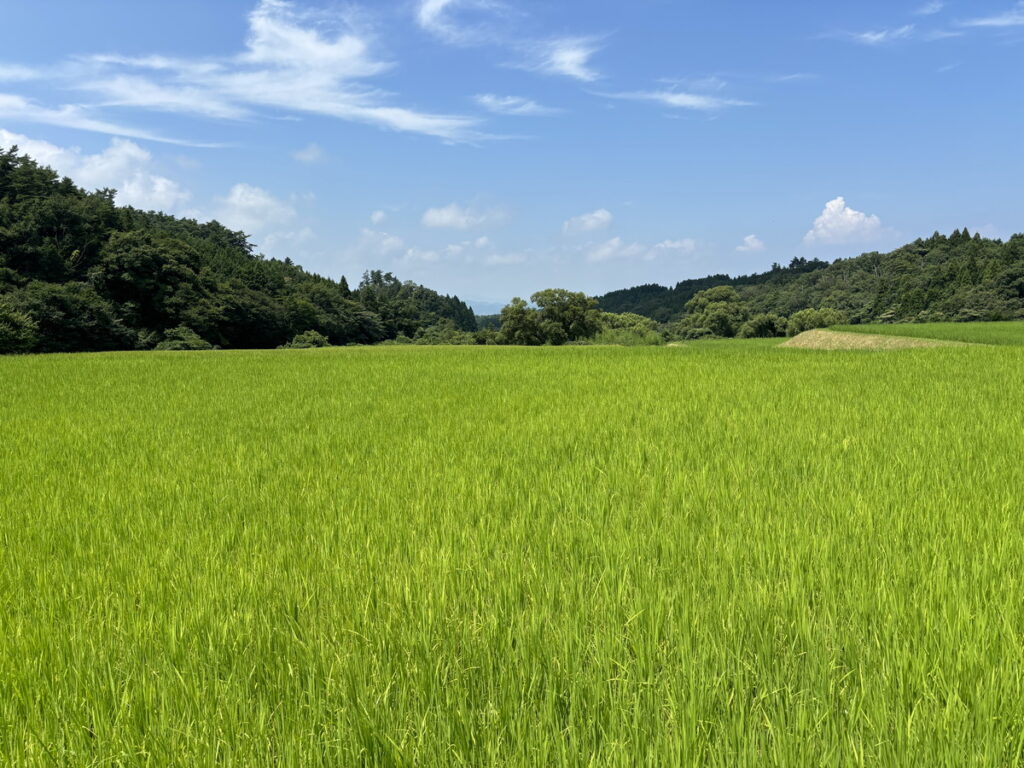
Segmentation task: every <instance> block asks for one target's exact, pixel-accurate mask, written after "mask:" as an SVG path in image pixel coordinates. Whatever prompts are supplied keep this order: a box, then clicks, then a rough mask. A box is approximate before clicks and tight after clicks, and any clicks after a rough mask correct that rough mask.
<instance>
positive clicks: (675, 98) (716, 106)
mask: <svg viewBox="0 0 1024 768" xmlns="http://www.w3.org/2000/svg"><path fill="white" fill-rule="evenodd" d="M599 95H601V96H605V97H606V98H609V99H627V100H631V101H650V102H654V103H656V104H661V105H662V106H666V107H672V108H673V109H692V110H697V111H702V112H715V111H718V110H721V109H726V108H728V107H749V106H752V103H751V102H749V101H740V100H737V99H729V98H724V97H722V96H713V95H710V94H705V93H689V92H686V91H630V92H626V93H602V94H599Z"/></svg>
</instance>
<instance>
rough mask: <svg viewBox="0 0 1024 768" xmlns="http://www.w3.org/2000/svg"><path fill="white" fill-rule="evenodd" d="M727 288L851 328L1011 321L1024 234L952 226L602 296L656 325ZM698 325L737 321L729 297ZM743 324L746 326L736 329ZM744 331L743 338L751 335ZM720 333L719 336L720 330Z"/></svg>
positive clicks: (754, 308) (1018, 313) (1020, 296)
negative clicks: (894, 241) (849, 251)
mask: <svg viewBox="0 0 1024 768" xmlns="http://www.w3.org/2000/svg"><path fill="white" fill-rule="evenodd" d="M726 286H728V287H731V288H732V289H734V290H735V292H736V294H737V295H738V296H739V297H740V299H741V300H742V301H743V302H744V303H745V304H746V305H747V307H748V308H749V311H750V312H751V313H752V316H754V315H758V316H761V315H766V314H772V315H777V316H784V317H789V316H791V315H793V314H794V313H796V312H800V311H802V310H805V309H815V308H821V307H831V308H833V309H835V310H837V311H838V312H839V313H841V314H842V315H843V316H844V318H845V319H846V321H847V322H851V323H869V322H915V321H942V320H955V321H968V320H1009V319H1015V318H1020V317H1024V235H1015V236H1014V237H1012V238H1010V239H1009V240H1008V241H1006V242H1002V241H1000V240H990V239H985V238H982V237H980V236H978V235H972V234H970V233H969V232H967V231H966V230H962V231H961V230H958V231H956V232H954V233H953V234H952V235H950V236H948V237H946V236H943V235H940V234H938V233H936V234H934V235H933V236H932V237H930V238H927V239H921V240H916V241H915V242H913V243H910V244H908V245H905V246H903V247H902V248H898V249H896V250H895V251H892V252H891V253H887V254H882V253H866V254H863V255H861V256H858V257H856V258H851V259H840V260H838V261H835V262H834V263H832V264H829V263H827V262H823V261H818V260H806V259H793V260H792V261H791V262H790V264H789V266H788V267H781V266H779V265H777V264H776V265H774V266H773V267H772V269H771V270H769V271H768V272H764V273H761V274H756V275H747V276H743V277H729V276H728V275H715V276H712V277H706V278H701V279H699V280H686V281H683V282H680V283H677V284H676V286H675V287H674V288H666V287H663V286H657V285H643V286H639V287H637V288H630V289H627V290H623V291H615V292H613V293H609V294H607V295H605V296H602V297H600V299H599V300H598V301H599V303H600V305H601V308H602V309H604V310H606V311H609V312H636V313H638V314H642V315H646V316H647V317H651V318H653V319H655V320H657V321H659V322H670V321H671V322H676V321H680V320H686V318H688V317H689V316H691V315H693V314H695V313H698V312H705V311H706V310H705V309H704V308H699V307H695V306H690V305H689V302H690V301H691V300H692V299H693V298H694V297H695V296H697V295H698V294H699V293H700V292H701V291H706V290H707V289H709V288H718V287H726ZM725 303H726V305H727V306H726V307H718V308H717V310H718V311H712V312H710V313H709V314H707V315H706V316H705V317H704V318H702V319H700V320H699V321H697V320H693V321H687V323H688V324H689V327H690V328H691V329H692V330H693V331H694V332H696V330H698V329H700V328H707V327H709V326H710V325H715V326H716V328H715V329H713V330H714V331H715V332H716V333H719V332H720V331H727V330H728V329H729V326H730V324H735V321H736V317H735V316H734V314H732V313H731V312H730V311H728V310H731V309H735V307H734V306H732V304H734V302H730V301H726V302H725ZM743 328H745V323H744V324H743V325H741V327H740V329H738V330H737V333H738V332H739V330H742V329H743ZM752 331H753V328H747V329H746V331H745V332H747V333H749V332H752ZM719 335H725V334H722V333H719Z"/></svg>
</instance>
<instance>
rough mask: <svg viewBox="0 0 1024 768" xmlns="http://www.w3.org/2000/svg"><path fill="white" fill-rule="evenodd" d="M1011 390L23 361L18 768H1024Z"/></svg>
mask: <svg viewBox="0 0 1024 768" xmlns="http://www.w3.org/2000/svg"><path fill="white" fill-rule="evenodd" d="M1022 366H1024V350H1022V349H1014V348H1011V347H952V348H941V349H925V350H908V351H901V352H877V353H871V354H865V353H858V352H828V353H824V352H815V351H809V352H808V351H802V350H784V349H777V348H775V347H774V346H771V345H767V344H746V343H743V342H733V343H731V344H711V345H692V346H685V347H679V348H639V349H619V348H584V347H579V348H561V349H551V348H540V349H515V348H429V347H423V348H420V347H415V348H352V349H332V350H322V351H321V350H316V351H302V352H300V351H296V352H251V353H250V352H219V353H166V354H164V353H137V354H109V355H82V356H49V357H22V358H5V359H0V473H2V474H0V600H2V610H0V765H4V766H36V765H38V766H53V765H58V766H76V767H77V766H83V767H84V766H104V767H106V766H154V767H155V766H246V767H248V766H296V767H298V766H410V767H411V766H474V767H475V766H513V767H519V766H522V767H523V768H526V767H527V766H529V767H531V768H532V767H535V766H602V767H604V766H651V767H652V768H653V767H655V766H658V767H660V766H723V767H724V766H730V767H732V766H826V765H827V766H922V767H924V766H927V767H928V768H933V767H935V766H958V767H962V766H1010V765H1018V764H1021V763H1022V762H1024V656H1022V653H1024V635H1022V633H1024V598H1022V594H1024V584H1022V580H1024V515H1022V512H1024V500H1022V494H1021V489H1022V488H1024V409H1021V407H1020V403H1021V402H1022V401H1024V377H1022V376H1021V375H1020V372H1021V370H1022Z"/></svg>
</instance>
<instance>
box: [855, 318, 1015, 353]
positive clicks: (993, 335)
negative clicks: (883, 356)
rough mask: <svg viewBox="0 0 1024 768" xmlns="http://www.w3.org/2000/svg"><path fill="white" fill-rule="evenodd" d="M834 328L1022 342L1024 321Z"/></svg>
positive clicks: (975, 341)
mask: <svg viewBox="0 0 1024 768" xmlns="http://www.w3.org/2000/svg"><path fill="white" fill-rule="evenodd" d="M835 330H837V331H851V332H854V333H877V334H881V335H884V336H911V337H914V338H918V339H942V340H943V341H966V342H968V343H972V344H997V345H1000V346H1013V347H1021V346H1024V321H1012V322H1002V323H900V324H896V325H891V324H890V325H843V326H837V327H836V328H835Z"/></svg>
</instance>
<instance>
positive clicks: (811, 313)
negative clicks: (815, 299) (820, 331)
mask: <svg viewBox="0 0 1024 768" xmlns="http://www.w3.org/2000/svg"><path fill="white" fill-rule="evenodd" d="M842 324H843V315H842V313H840V312H839V310H837V309H832V308H831V307H824V308H822V309H802V310H800V311H799V312H796V313H795V314H793V315H792V317H790V318H789V325H788V327H787V328H786V332H787V333H788V334H789V335H790V336H796V335H797V334H799V333H803V332H804V331H812V330H814V329H815V328H828V327H829V326H832V325H842Z"/></svg>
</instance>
